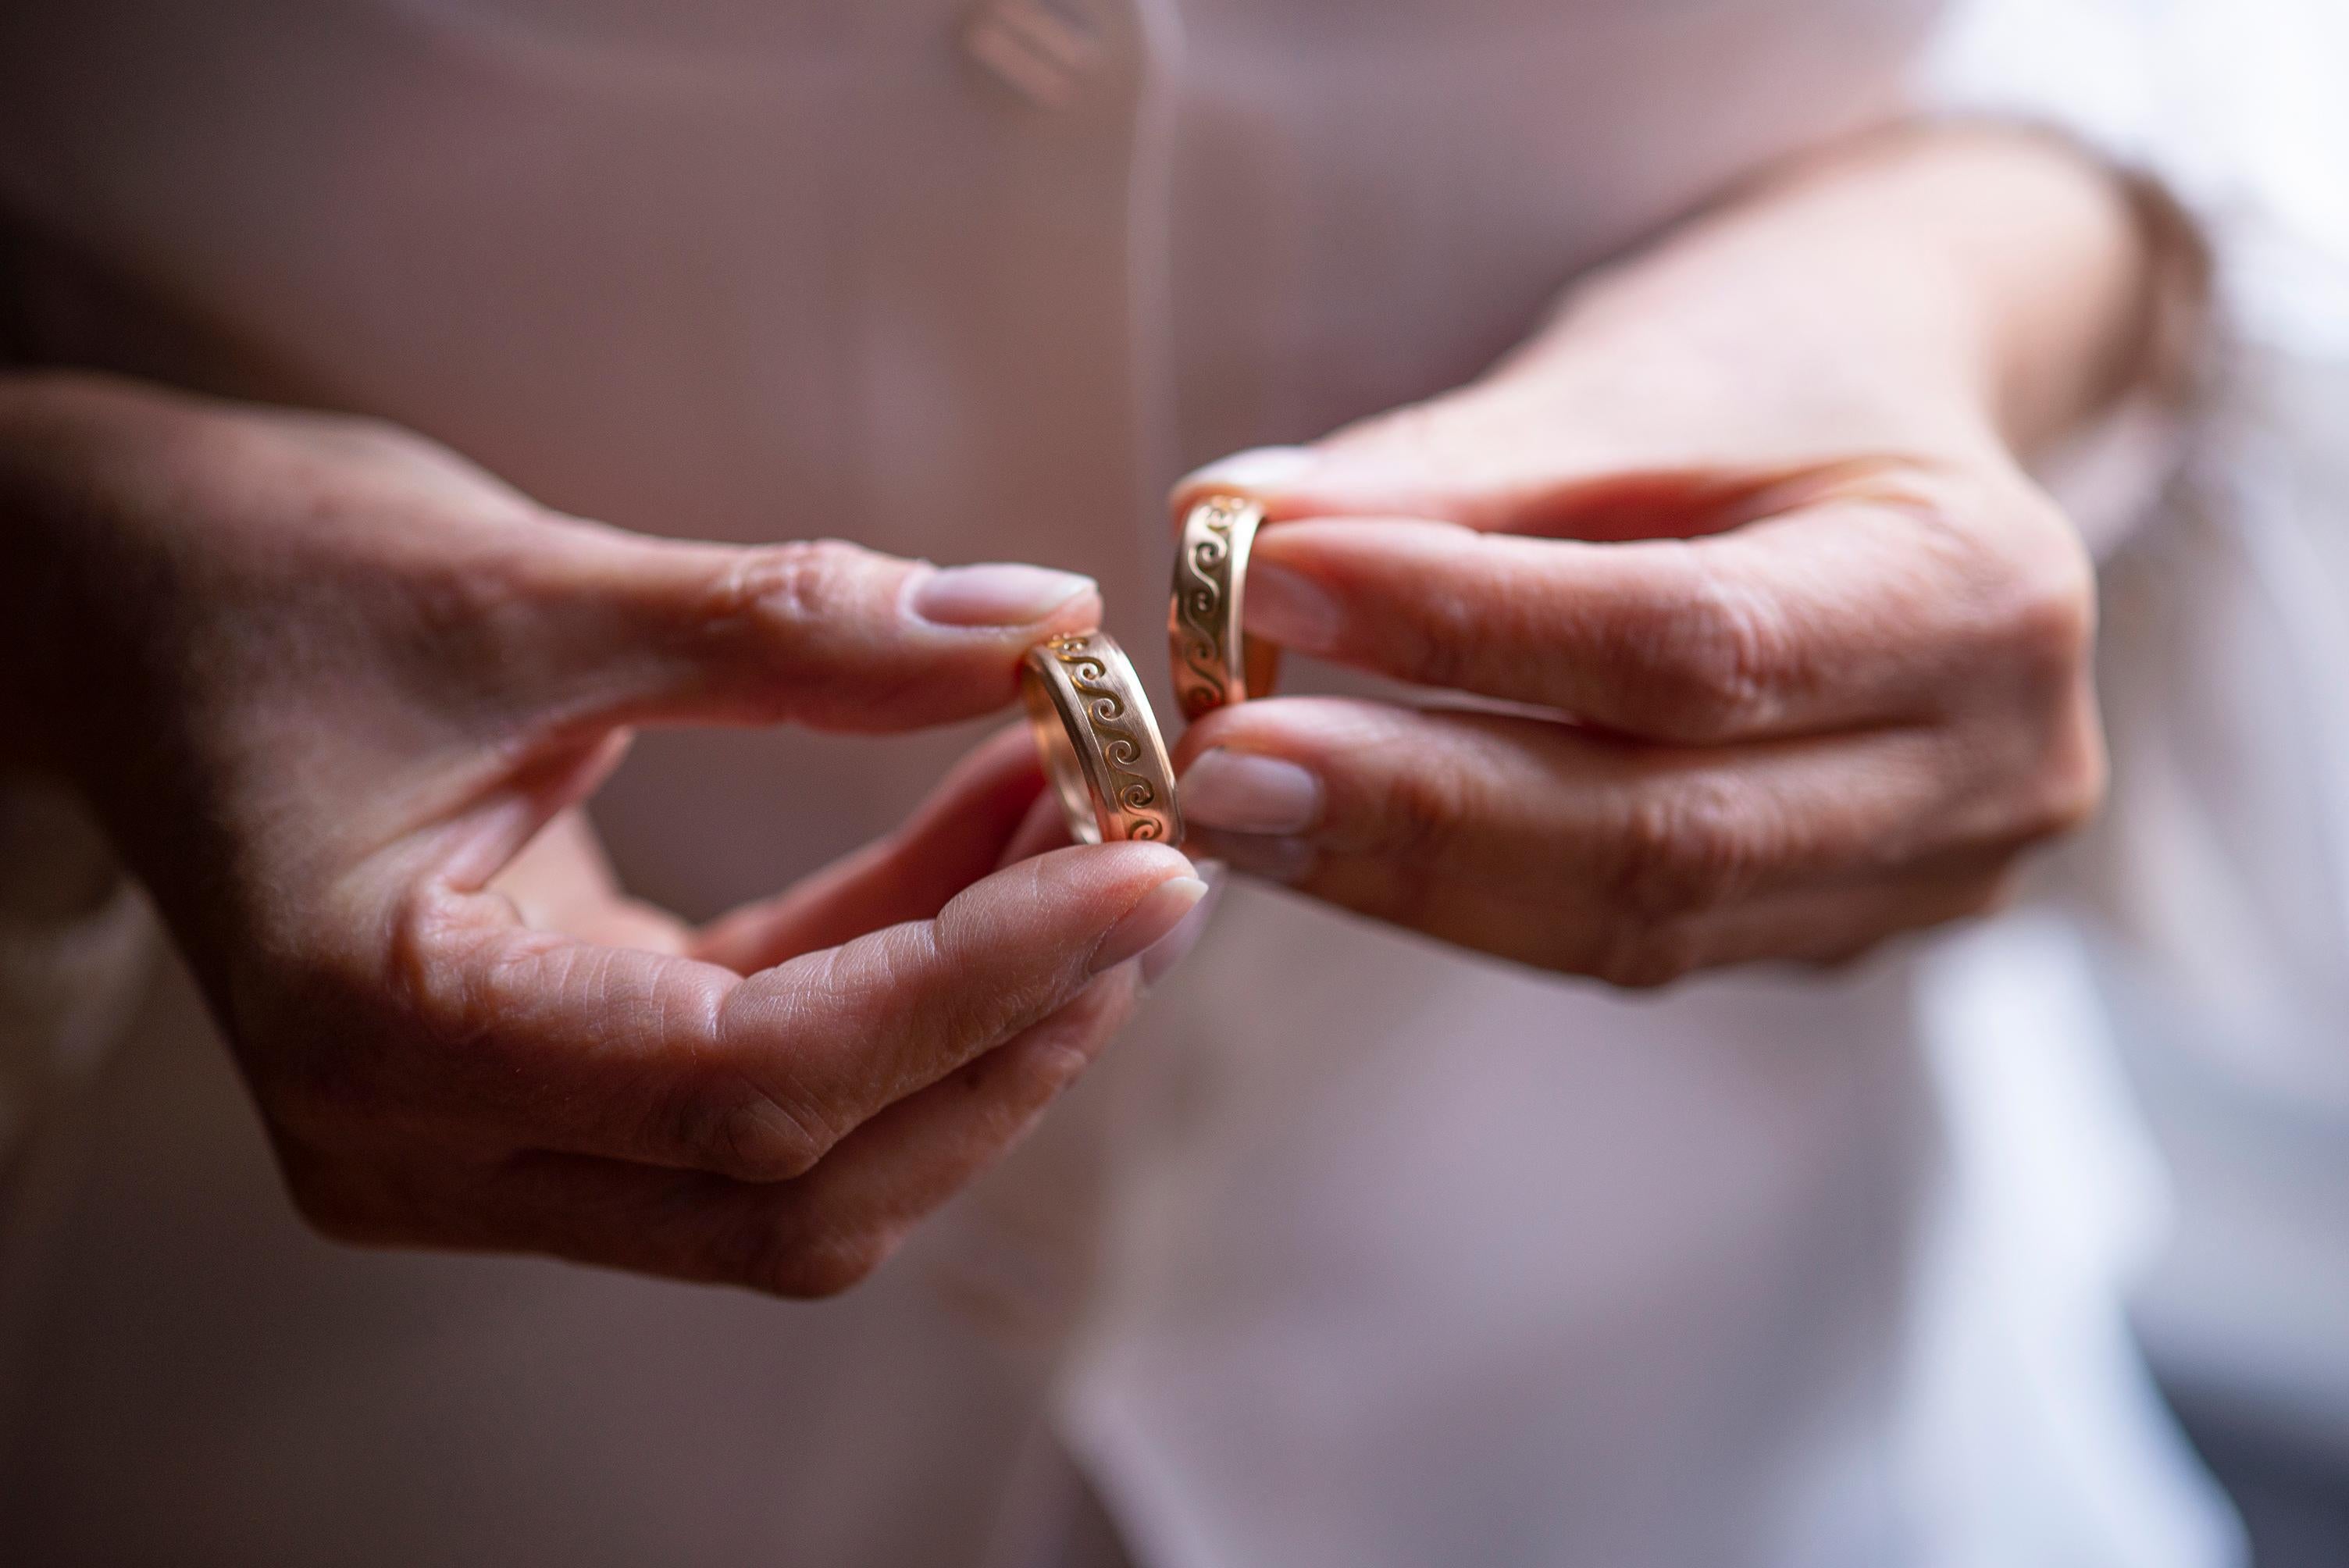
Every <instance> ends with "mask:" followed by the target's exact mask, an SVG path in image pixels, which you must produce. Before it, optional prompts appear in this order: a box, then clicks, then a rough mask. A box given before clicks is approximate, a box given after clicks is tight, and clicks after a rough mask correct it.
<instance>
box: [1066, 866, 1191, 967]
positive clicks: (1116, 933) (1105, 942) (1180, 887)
mask: <svg viewBox="0 0 2349 1568" xmlns="http://www.w3.org/2000/svg"><path fill="white" fill-rule="evenodd" d="M1206 896H1207V884H1206V882H1202V881H1200V880H1199V879H1198V878H1197V877H1169V878H1167V879H1166V880H1165V881H1164V882H1160V883H1159V884H1158V885H1157V886H1156V887H1154V888H1152V889H1151V890H1150V891H1149V892H1146V893H1143V895H1142V902H1141V903H1137V904H1135V905H1134V906H1133V908H1132V909H1129V910H1127V911H1126V912H1125V915H1124V917H1123V919H1121V920H1120V921H1119V922H1118V923H1116V924H1115V925H1112V926H1111V927H1110V928H1109V934H1108V935H1106V936H1104V937H1102V941H1101V945H1100V946H1099V947H1096V948H1094V949H1093V962H1092V972H1093V973H1094V974H1096V975H1099V974H1102V973H1103V972H1105V971H1107V970H1111V969H1114V968H1116V967H1117V966H1118V965H1121V964H1123V963H1124V962H1125V961H1126V960H1127V959H1129V958H1132V957H1133V956H1135V955H1136V954H1141V953H1143V952H1146V951H1147V950H1148V949H1150V948H1152V947H1154V946H1155V945H1156V944H1158V943H1159V942H1161V941H1163V940H1164V939H1165V938H1166V937H1167V936H1170V935H1172V934H1174V928H1175V927H1176V926H1178V925H1180V924H1182V923H1183V917H1184V916H1185V915H1187V914H1189V913H1191V911H1192V910H1193V909H1194V908H1195V907H1196V906H1197V904H1198V903H1199V901H1200V900H1201V899H1203V898H1205V897H1206Z"/></svg>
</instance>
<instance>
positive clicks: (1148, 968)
mask: <svg viewBox="0 0 2349 1568" xmlns="http://www.w3.org/2000/svg"><path fill="white" fill-rule="evenodd" d="M1199 877H1200V880H1201V881H1203V882H1206V884H1207V891H1206V895H1205V896H1204V897H1202V898H1201V899H1200V900H1199V902H1198V903H1195V904H1193V905H1192V906H1191V908H1190V911H1189V913H1186V914H1185V915H1184V916H1183V918H1182V919H1180V920H1178V921H1176V922H1175V923H1174V930H1172V931H1170V932H1168V933H1167V934H1165V935H1164V936H1162V937H1160V938H1159V939H1158V940H1157V941H1155V942H1154V943H1152V944H1150V945H1149V946H1147V947H1145V948H1143V950H1142V958H1141V960H1140V962H1141V965H1142V988H1143V990H1145V991H1147V990H1149V989H1150V988H1151V987H1152V986H1153V985H1157V984H1158V982H1159V981H1161V980H1163V979H1164V978H1165V977H1166V976H1167V975H1169V974H1170V973H1172V972H1173V970H1174V966H1175V965H1178V964H1180V963H1182V962H1183V960H1184V959H1185V958H1186V957H1188V956H1190V953H1191V949H1193V948H1194V947H1196V946H1198V945H1199V938H1200V937H1202V936H1205V935H1206V934H1207V923H1208V922H1210V921H1212V920H1214V919H1215V918H1216V905H1217V904H1218V903H1222V902H1223V899H1224V879H1223V868H1222V867H1220V866H1216V865H1204V866H1201V867H1200V868H1199Z"/></svg>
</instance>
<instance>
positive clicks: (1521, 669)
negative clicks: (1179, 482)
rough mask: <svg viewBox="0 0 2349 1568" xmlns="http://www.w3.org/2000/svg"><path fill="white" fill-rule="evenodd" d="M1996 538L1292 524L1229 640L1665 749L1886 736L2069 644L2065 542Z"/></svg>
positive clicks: (1763, 527) (1798, 529) (2074, 556)
mask: <svg viewBox="0 0 2349 1568" xmlns="http://www.w3.org/2000/svg"><path fill="white" fill-rule="evenodd" d="M2034 521H2035V520H2034ZM1999 532H2001V531H2000V530H1998V529H1996V528H1993V529H1992V531H1991V533H1992V536H1991V537H1985V536H1984V534H1983V533H1981V532H1977V531H1974V530H1973V529H1972V528H1971V527H1961V526H1959V525H1956V524H1954V523H1953V522H1952V521H1951V520H1950V519H1949V518H1948V516H1947V515H1946V514H1944V513H1943V512H1941V511H1940V510H1939V509H1937V508H1934V507H1932V506H1930V505H1911V504H1906V503H1904V502H1900V501H1891V500H1837V501H1832V502H1826V503H1823V504H1819V505H1816V506H1812V507H1807V508H1805V509H1802V510H1800V511H1793V512H1789V513H1786V514H1785V515H1783V516H1778V517H1774V518H1769V519H1765V520H1763V521H1756V522H1751V523H1746V524H1744V525H1742V526H1740V527H1737V528H1734V529H1732V530H1730V531H1726V532H1723V533H1716V534H1709V535H1704V536H1702V537H1699V538H1694V539H1654V540H1637V541H1624V542H1599V543H1592V542H1580V541H1572V540H1558V539H1535V538H1526V537H1524V536H1520V535H1514V534H1500V533H1490V532H1485V531H1476V530H1471V529H1468V528H1464V527H1460V526H1458V525H1455V524H1450V523H1440V522H1428V521H1412V520H1400V519H1399V520H1362V521H1299V522H1292V523H1287V524H1284V525H1282V526H1280V527H1278V528H1271V529H1268V530H1266V531H1264V532H1263V533H1261V534H1260V535H1258V537H1257V544H1256V559H1255V562H1254V563H1253V565H1252V566H1251V568H1250V573H1249V578H1248V597H1247V614H1248V617H1249V621H1250V626H1249V630H1250V631H1252V632H1254V633H1255V634H1257V635H1260V636H1263V637H1267V638H1268V639H1270V640H1271V641H1274V642H1277V643H1280V644H1282V645H1286V646H1288V647H1290V648H1293V649H1296V650H1297V651H1299V652H1302V653H1307V654H1311V655H1318V656H1321V657H1325V658H1330V659H1334V660H1337V661H1339V662H1340V663H1344V664H1349V665H1355V666H1357V667H1360V668H1364V669H1369V670H1371V671H1374V672H1376V673H1378V674H1381V675H1385V676H1392V677H1393V678H1395V679H1398V680H1403V681H1409V682H1412V683H1413V684H1416V685H1421V686H1435V687H1442V688H1446V689H1451V690H1457V691H1464V692H1472V693H1475V694H1477V695H1480V696H1489V697H1496V698H1500V699H1503V700H1506V701H1512V702H1521V703H1528V704H1534V705H1537V706H1540V707H1548V708H1554V709H1557V710H1559V711H1562V712H1564V713H1567V714H1569V715H1572V716H1573V717H1577V718H1578V719H1581V720H1583V721H1585V722H1587V723H1590V724H1595V725H1598V726H1600V727H1605V728H1609V729H1612V730H1617V731H1619V732H1622V733H1625V734H1629V735H1635V736H1640V737H1643V738H1652V739H1658V740H1664V741H1671V742H1674V743H1677V744H1685V745H1705V744H1718V743H1723V742H1728V741H1735V740H1742V739H1751V738H1766V737H1773V736H1785V735H1790V734H1801V733H1813V732H1817V731H1821V730H1826V729H1832V728H1841V727H1857V726H1861V725H1871V724H1887V723H1898V722H1902V721H1905V720H1910V719H1916V718H1920V717H1926V716H1927V715H1928V714H1930V712H1931V711H1932V710H1933V708H1934V707H1935V705H1936V704H1937V703H1939V702H1940V701H1942V700H1944V699H1945V697H1946V695H1947V693H1948V692H1949V691H1950V690H1951V676H1952V675H1953V674H1954V675H1958V676H1966V675H1968V674H1970V673H1972V672H1976V671H1979V670H1981V669H1982V667H1983V666H1982V654H1983V653H1984V651H1985V649H1986V648H1989V647H1991V646H1992V645H1993V644H1995V645H1997V646H1998V647H1999V648H2000V649H2002V650H2004V649H2009V648H2011V647H2012V646H2013V644H2011V643H2010V641H2009V639H2010V637H2011V635H2012V634H2013V633H2015V632H2016V631H2017V630H2018V629H2019V628H2020V629H2022V630H2023V631H2025V632H2028V633H2030V634H2032V635H2034V636H2036V635H2039V634H2043V633H2044V642H2045V644H2046V649H2045V651H2046V652H2047V653H2048V654H2049V655H2051V658H2050V660H2049V662H2050V664H2051V665H2054V664H2061V663H2064V662H2065V661H2066V660H2068V658H2069V657H2070V655H2072V654H2074V653H2075V652H2076V646H2077V644H2078V643H2079V642H2080V641H2082V640H2083V639H2085V635H2086V631H2087V628H2086V625H2085V621H2084V619H2083V614H2082V606H2083V605H2084V604H2085V602H2086V598H2087V595H2086V592H2085V585H2084V584H2085V578H2086V573H2087V570H2088V568H2087V565H2086V562H2085V554H2084V553H2083V552H2080V551H2079V550H2078V549H2077V548H2076V542H2075V541H2070V540H2069V537H2068V535H2067V534H2066V533H2065V532H2064V531H2062V530H2061V529H2060V528H2049V529H2044V530H2039V531H2036V532H2033V531H2032V530H2031V529H2030V528H2028V527H2024V526H2017V527H2014V528H2013V529H2008V530H2004V531H2003V532H2004V533H2005V534H2006V535H2007V537H2003V538H2002V537H1997V535H1998V533H1999ZM2027 641H2028V639H2026V644H2027ZM2026 651H2027V647H2026Z"/></svg>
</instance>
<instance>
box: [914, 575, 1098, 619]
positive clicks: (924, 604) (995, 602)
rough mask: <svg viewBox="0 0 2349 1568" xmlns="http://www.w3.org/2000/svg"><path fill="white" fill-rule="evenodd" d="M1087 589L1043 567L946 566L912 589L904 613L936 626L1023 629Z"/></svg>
mask: <svg viewBox="0 0 2349 1568" xmlns="http://www.w3.org/2000/svg"><path fill="white" fill-rule="evenodd" d="M1092 587H1093V580H1092V578H1090V577H1081V576H1079V575H1078V574H1077V573H1073V572H1054V571H1052V570H1051V569H1050V568H1049V567H1043V566H1023V565H1019V564H1017V563H1014V562H988V563H986V564H984V565H979V566H947V567H943V568H941V569H939V570H937V571H936V572H932V573H927V574H926V575H924V576H923V577H921V578H919V579H918V580H917V581H916V583H915V584H914V594H913V599H912V601H911V606H910V607H911V608H912V610H913V612H914V614H916V615H918V616H920V617H921V618H922V619H923V620H925V621H928V622H931V623H932V624H936V625H940V626H1024V625H1027V624H1030V622H1034V621H1040V620H1042V619H1043V618H1044V617H1045V616H1047V615H1049V614H1051V613H1052V612H1053V611H1055V610H1057V609H1059V608H1060V607H1061V605H1063V604H1065V603H1068V602H1069V601H1070V600H1071V599H1073V598H1075V597H1076V596H1077V595H1078V594H1080V593H1091V592H1092Z"/></svg>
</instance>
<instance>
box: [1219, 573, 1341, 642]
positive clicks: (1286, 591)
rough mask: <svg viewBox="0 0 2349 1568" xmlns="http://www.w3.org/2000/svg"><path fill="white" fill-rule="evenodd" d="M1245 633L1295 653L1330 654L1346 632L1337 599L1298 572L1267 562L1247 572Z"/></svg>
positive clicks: (1242, 607)
mask: <svg viewBox="0 0 2349 1568" xmlns="http://www.w3.org/2000/svg"><path fill="white" fill-rule="evenodd" d="M1240 615H1241V617H1242V619H1244V620H1245V621H1247V629H1248V630H1249V631H1251V632H1253V633H1255V634H1257V636H1259V637H1262V638H1264V639H1265V640H1266V641H1268V642H1273V643H1278V644H1279V645H1281V646H1282V647H1284V648H1290V649H1294V650H1295V651H1296V652H1298V653H1300V654H1333V653H1336V652H1337V651H1338V645H1339V641H1340V637H1341V636H1342V634H1344V632H1345V629H1346V613H1345V611H1343V610H1342V609H1340V608H1339V605H1338V599H1337V595H1335V594H1333V593H1330V590H1328V589H1327V588H1324V587H1322V586H1321V584H1319V583H1316V582H1314V581H1313V579H1311V578H1310V577H1308V576H1306V575H1304V574H1303V573H1297V572H1291V571H1290V570H1288V568H1287V567H1286V566H1278V565H1275V564H1274V563H1273V562H1269V561H1258V562H1255V563H1254V564H1252V565H1251V566H1250V567H1249V568H1248V573H1247V598H1245V599H1243V600H1242V601H1241V602H1240Z"/></svg>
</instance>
